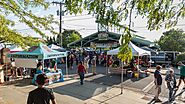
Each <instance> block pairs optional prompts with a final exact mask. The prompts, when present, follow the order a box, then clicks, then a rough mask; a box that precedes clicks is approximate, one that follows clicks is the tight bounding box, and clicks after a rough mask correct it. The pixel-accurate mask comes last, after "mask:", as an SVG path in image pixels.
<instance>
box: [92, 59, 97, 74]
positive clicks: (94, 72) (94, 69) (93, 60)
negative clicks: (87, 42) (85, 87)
mask: <svg viewBox="0 0 185 104" xmlns="http://www.w3.org/2000/svg"><path fill="white" fill-rule="evenodd" d="M91 62H92V73H93V75H96V74H97V73H96V56H94V58H93V59H92V61H91Z"/></svg>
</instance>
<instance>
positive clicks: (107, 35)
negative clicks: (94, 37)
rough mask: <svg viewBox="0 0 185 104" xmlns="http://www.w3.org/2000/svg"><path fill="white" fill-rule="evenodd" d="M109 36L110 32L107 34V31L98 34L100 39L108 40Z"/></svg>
mask: <svg viewBox="0 0 185 104" xmlns="http://www.w3.org/2000/svg"><path fill="white" fill-rule="evenodd" d="M108 37H109V34H107V33H99V34H98V39H99V40H107V39H108Z"/></svg>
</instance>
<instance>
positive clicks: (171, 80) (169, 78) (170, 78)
mask: <svg viewBox="0 0 185 104" xmlns="http://www.w3.org/2000/svg"><path fill="white" fill-rule="evenodd" d="M165 81H166V84H167V87H168V89H169V102H172V101H173V100H174V99H173V97H174V95H175V91H174V90H175V88H176V78H175V75H174V71H173V69H171V68H170V69H169V73H168V74H167V75H166V77H165Z"/></svg>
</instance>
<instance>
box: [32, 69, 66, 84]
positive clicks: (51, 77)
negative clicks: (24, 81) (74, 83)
mask: <svg viewBox="0 0 185 104" xmlns="http://www.w3.org/2000/svg"><path fill="white" fill-rule="evenodd" d="M45 74H46V76H47V77H48V84H52V83H55V82H63V81H64V77H63V74H62V70H58V72H48V73H45ZM37 75H39V74H35V75H34V78H33V79H32V83H33V84H37V83H36V78H37Z"/></svg>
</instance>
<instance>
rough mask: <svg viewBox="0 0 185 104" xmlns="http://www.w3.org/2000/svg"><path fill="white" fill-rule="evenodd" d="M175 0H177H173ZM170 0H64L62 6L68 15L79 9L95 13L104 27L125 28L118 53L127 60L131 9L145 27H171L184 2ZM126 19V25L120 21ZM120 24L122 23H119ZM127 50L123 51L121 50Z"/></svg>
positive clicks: (183, 9)
mask: <svg viewBox="0 0 185 104" xmlns="http://www.w3.org/2000/svg"><path fill="white" fill-rule="evenodd" d="M176 1H177V0H176ZM173 2H174V0H66V2H65V6H66V8H67V10H68V11H69V12H70V13H71V14H77V13H81V12H82V10H83V9H85V10H87V11H89V13H92V14H95V15H96V18H97V22H99V23H101V24H104V25H107V26H117V27H118V28H125V31H124V32H123V34H122V37H123V38H124V39H121V41H122V42H121V49H120V52H119V56H120V58H121V59H122V61H126V60H129V59H131V56H132V55H131V49H129V47H128V44H129V42H130V39H131V37H132V35H131V34H130V26H131V19H132V14H133V11H134V12H135V13H136V14H137V15H136V17H137V16H142V17H143V18H145V19H146V20H147V27H148V29H149V30H154V29H156V30H158V29H159V28H161V27H162V26H163V25H164V26H165V28H170V27H173V26H175V25H176V24H177V21H178V19H179V18H184V17H185V7H184V6H185V1H184V0H179V2H178V3H177V4H175V5H173V4H174V3H173ZM126 20H128V21H129V22H128V24H124V23H122V21H126ZM123 24H124V25H123ZM124 50H127V51H124Z"/></svg>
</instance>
